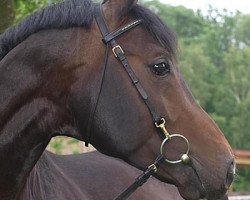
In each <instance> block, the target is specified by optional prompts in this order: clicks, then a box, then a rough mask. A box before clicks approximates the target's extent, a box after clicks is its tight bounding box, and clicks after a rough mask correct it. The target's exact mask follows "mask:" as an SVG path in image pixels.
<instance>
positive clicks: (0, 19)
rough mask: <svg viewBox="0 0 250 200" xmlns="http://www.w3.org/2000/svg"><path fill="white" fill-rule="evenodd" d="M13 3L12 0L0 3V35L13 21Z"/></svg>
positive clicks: (4, 0) (2, 0)
mask: <svg viewBox="0 0 250 200" xmlns="http://www.w3.org/2000/svg"><path fill="white" fill-rule="evenodd" d="M14 17H15V14H14V2H13V0H1V1H0V33H2V32H3V31H4V30H5V29H6V28H8V27H9V26H10V25H11V24H12V23H13V21H14Z"/></svg>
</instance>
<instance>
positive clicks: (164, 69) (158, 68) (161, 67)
mask: <svg viewBox="0 0 250 200" xmlns="http://www.w3.org/2000/svg"><path fill="white" fill-rule="evenodd" d="M150 69H151V71H152V72H153V73H155V74H156V75H159V76H163V75H165V74H167V73H169V72H170V64H169V62H167V61H164V62H159V63H155V64H152V65H150Z"/></svg>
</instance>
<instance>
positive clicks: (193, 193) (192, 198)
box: [177, 185, 206, 200]
mask: <svg viewBox="0 0 250 200" xmlns="http://www.w3.org/2000/svg"><path fill="white" fill-rule="evenodd" d="M177 188H178V191H179V193H180V195H181V196H182V197H183V198H184V199H187V200H198V199H204V198H205V197H206V191H205V189H204V187H203V186H202V185H201V186H192V185H190V186H185V187H177Z"/></svg>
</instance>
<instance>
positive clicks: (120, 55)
mask: <svg viewBox="0 0 250 200" xmlns="http://www.w3.org/2000/svg"><path fill="white" fill-rule="evenodd" d="M95 19H96V22H97V24H98V27H99V29H100V32H101V34H102V36H103V40H102V41H103V42H104V43H105V44H106V41H109V43H110V44H111V46H112V50H113V53H114V55H115V56H116V58H117V59H118V60H119V61H120V62H121V64H122V66H123V67H124V69H125V71H126V72H127V74H128V75H129V77H130V79H131V81H132V83H133V84H134V86H135V87H136V89H137V91H138V93H139V95H140V96H141V98H142V100H143V101H144V102H145V104H146V106H147V108H148V110H149V112H150V114H151V116H152V118H153V121H154V123H155V122H156V123H159V122H160V120H161V117H160V116H159V115H158V113H157V112H156V111H155V109H154V107H153V105H152V103H151V102H150V100H149V99H148V95H147V93H146V91H145V90H144V88H143V86H142V85H141V83H140V81H139V79H138V78H137V76H136V75H135V73H134V71H133V70H132V68H131V66H130V65H129V63H128V60H127V58H126V57H125V55H124V52H123V49H122V47H121V46H120V45H118V44H117V43H116V41H115V37H117V36H118V35H120V34H122V33H124V32H126V31H128V30H130V29H131V28H134V27H136V26H137V25H139V24H141V22H142V20H136V21H134V22H132V23H130V24H128V25H125V26H124V27H122V28H119V29H117V30H116V31H114V32H112V33H111V34H110V33H109V30H108V28H107V26H106V23H105V21H104V18H103V15H102V10H101V8H100V7H99V6H96V8H95ZM106 36H108V38H106V39H105V37H106Z"/></svg>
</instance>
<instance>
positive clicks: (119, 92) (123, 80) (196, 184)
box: [90, 0, 235, 199]
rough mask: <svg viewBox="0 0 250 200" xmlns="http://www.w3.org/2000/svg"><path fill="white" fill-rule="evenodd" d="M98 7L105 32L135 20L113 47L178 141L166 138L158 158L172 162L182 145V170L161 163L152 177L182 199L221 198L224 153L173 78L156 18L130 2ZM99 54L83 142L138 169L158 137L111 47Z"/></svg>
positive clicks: (230, 171)
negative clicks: (121, 53)
mask: <svg viewBox="0 0 250 200" xmlns="http://www.w3.org/2000/svg"><path fill="white" fill-rule="evenodd" d="M101 9H102V13H103V16H104V19H105V22H106V24H107V26H108V30H109V31H110V32H111V31H114V30H116V29H117V28H119V27H121V26H123V25H126V24H128V23H130V22H133V21H135V20H141V19H142V20H143V21H142V22H141V24H140V25H138V26H137V27H136V28H133V29H131V30H129V31H127V32H125V33H123V34H121V35H120V36H119V37H117V38H116V41H117V43H118V44H119V46H120V47H122V50H123V51H124V52H125V53H124V54H125V56H126V59H127V60H128V62H129V64H130V66H131V68H132V70H133V71H134V73H135V75H136V76H137V77H138V81H140V83H141V85H142V86H143V88H144V89H145V91H146V95H147V97H148V99H150V101H151V104H152V105H153V106H154V108H155V110H156V112H157V113H159V115H160V116H161V117H163V118H164V122H165V123H166V126H165V127H166V129H167V130H168V132H169V133H170V134H180V135H181V136H184V137H183V138H184V139H183V138H182V137H173V138H171V139H169V140H168V141H167V142H166V144H165V143H164V145H163V146H164V147H162V149H163V154H164V155H165V156H166V157H167V158H169V159H170V160H178V159H179V157H180V156H181V154H183V153H185V152H186V150H187V148H188V145H190V151H189V158H190V163H189V164H183V163H182V162H179V163H177V164H171V163H167V162H165V163H163V164H162V165H161V166H160V168H159V170H158V171H157V174H156V176H157V177H158V178H159V179H160V180H162V181H165V182H170V183H173V184H175V185H176V186H177V187H178V188H179V191H180V194H181V195H182V196H183V197H184V198H186V199H198V198H205V197H206V198H208V199H215V198H218V197H219V196H221V195H223V194H224V193H225V192H226V190H227V189H228V188H229V186H230V184H231V182H232V179H233V175H234V170H235V164H234V158H233V155H232V150H231V148H230V146H229V144H228V142H227V140H226V139H225V137H224V135H223V134H222V132H221V131H220V129H219V128H218V127H217V125H216V124H215V123H214V121H213V120H212V119H211V118H210V117H209V116H208V114H207V113H206V112H205V111H204V110H203V109H202V108H201V107H200V106H199V105H198V104H197V102H196V101H195V99H194V97H193V96H192V94H191V92H190V90H189V89H188V86H187V85H186V83H185V81H184V79H183V77H182V76H181V74H180V72H179V70H178V67H177V62H176V59H175V52H176V43H175V36H174V34H173V33H172V32H171V30H170V29H169V28H168V27H166V26H165V25H164V24H163V23H162V22H161V20H160V19H159V18H158V17H157V16H155V15H154V14H153V13H152V12H150V11H149V10H147V9H145V8H143V7H141V6H139V5H137V2H136V1H134V0H122V1H114V0H106V1H104V2H103V4H102V7H101ZM130 25H131V23H130ZM125 27H126V26H125ZM93 30H94V31H95V35H96V38H97V39H96V41H98V42H99V43H102V42H101V38H102V36H101V33H100V30H99V27H98V26H97V24H96V23H94V24H93ZM120 47H119V48H120ZM106 51H108V52H106V54H107V55H106V58H105V53H104V52H105V44H102V46H101V47H100V48H98V49H96V54H95V55H101V56H98V59H96V60H97V61H96V63H98V64H99V65H101V66H100V67H99V68H100V69H103V68H105V69H104V70H103V77H102V76H99V79H102V81H101V83H100V84H101V86H100V87H99V89H97V90H96V91H95V92H96V94H95V95H93V96H98V100H96V104H95V106H96V107H95V109H92V115H93V117H92V121H91V135H90V136H91V137H90V142H91V143H92V144H93V145H94V146H95V147H96V148H97V149H98V150H100V151H101V152H103V153H105V154H108V155H111V156H116V157H120V158H122V159H124V160H125V161H127V162H129V163H130V164H132V165H134V166H136V167H138V168H141V169H145V168H146V166H148V165H149V164H151V163H152V162H153V161H154V160H155V158H156V157H157V155H159V154H160V146H161V143H162V138H161V137H159V135H158V134H157V131H158V130H157V128H156V127H155V125H154V122H153V121H152V117H151V115H150V112H149V110H148V108H147V106H146V105H145V102H144V101H143V100H142V98H141V97H140V94H138V91H137V90H136V89H135V86H134V85H133V83H132V82H131V79H130V78H129V76H128V74H127V73H126V70H124V68H123V67H122V64H121V62H119V60H118V59H117V58H116V57H115V55H113V53H112V51H111V48H109V49H108V50H107V49H106ZM100 60H101V62H100ZM93 99H97V97H96V98H93ZM93 107H94V106H93ZM161 123H162V122H161ZM185 138H186V139H187V141H186V140H185Z"/></svg>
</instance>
